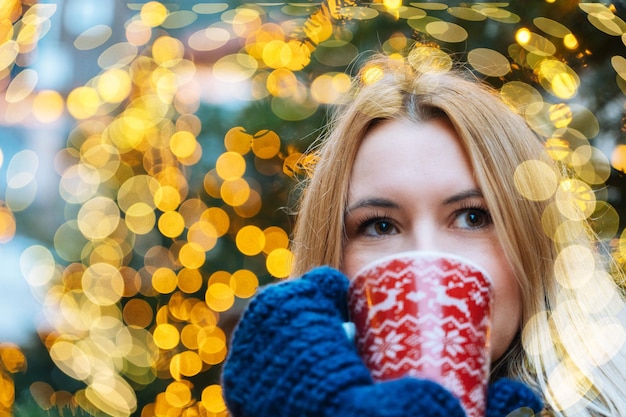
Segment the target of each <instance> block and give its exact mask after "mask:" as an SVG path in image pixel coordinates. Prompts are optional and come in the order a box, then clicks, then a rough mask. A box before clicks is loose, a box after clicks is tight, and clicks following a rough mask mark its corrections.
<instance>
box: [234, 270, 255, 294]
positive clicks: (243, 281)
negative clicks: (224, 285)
mask: <svg viewBox="0 0 626 417" xmlns="http://www.w3.org/2000/svg"><path fill="white" fill-rule="evenodd" d="M229 284H230V288H231V289H232V290H233V293H234V294H235V295H236V296H237V297H239V298H250V297H252V296H253V295H254V293H255V292H256V290H257V288H258V287H259V279H258V278H257V276H256V275H255V274H254V272H252V271H250V270H248V269H240V270H238V271H235V272H234V273H233V274H232V275H231V277H230V283H229Z"/></svg>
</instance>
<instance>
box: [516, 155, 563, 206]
mask: <svg viewBox="0 0 626 417" xmlns="http://www.w3.org/2000/svg"><path fill="white" fill-rule="evenodd" d="M513 180H514V183H515V188H516V189H517V191H518V192H519V193H520V194H521V195H523V196H524V197H525V198H527V199H529V200H532V201H543V200H547V199H548V198H550V197H552V195H553V194H554V192H555V191H556V188H557V186H558V179H557V176H556V173H555V172H554V170H553V169H552V168H550V166H549V165H548V164H546V163H545V162H542V161H537V160H530V161H524V162H522V163H521V164H519V165H518V167H517V168H516V169H515V173H514V174H513Z"/></svg>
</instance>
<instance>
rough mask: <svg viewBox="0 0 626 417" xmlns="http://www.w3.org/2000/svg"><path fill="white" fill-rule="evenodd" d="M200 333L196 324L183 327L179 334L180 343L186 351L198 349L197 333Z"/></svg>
mask: <svg viewBox="0 0 626 417" xmlns="http://www.w3.org/2000/svg"><path fill="white" fill-rule="evenodd" d="M199 332H200V326H198V325H197V324H193V323H192V324H188V325H186V326H185V327H183V330H182V331H181V332H180V341H181V342H182V343H183V345H185V347H186V348H187V349H198V333H199Z"/></svg>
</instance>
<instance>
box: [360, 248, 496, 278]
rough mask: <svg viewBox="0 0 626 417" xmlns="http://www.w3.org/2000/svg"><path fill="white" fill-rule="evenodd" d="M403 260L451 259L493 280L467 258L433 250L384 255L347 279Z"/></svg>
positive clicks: (480, 267)
mask: <svg viewBox="0 0 626 417" xmlns="http://www.w3.org/2000/svg"><path fill="white" fill-rule="evenodd" d="M405 258H412V259H415V258H428V259H433V258H445V259H452V260H454V261H456V262H458V263H463V264H466V265H468V266H469V267H471V268H473V269H475V270H478V271H479V272H480V273H481V274H482V275H483V276H484V277H485V279H487V281H489V283H491V284H492V285H493V279H492V278H491V275H490V274H489V273H488V272H487V270H486V269H485V268H483V267H482V266H480V265H478V264H477V263H476V262H474V261H472V260H471V259H469V258H466V257H464V256H461V255H457V254H454V253H451V252H445V251H435V250H411V251H403V252H398V253H394V254H391V255H385V256H383V257H382V258H378V259H375V260H373V261H371V262H369V263H367V264H365V265H364V266H362V267H361V268H360V269H359V270H358V271H357V272H356V274H354V276H353V277H349V278H350V282H353V281H355V280H356V279H357V278H358V277H359V276H361V275H363V273H364V272H365V271H367V270H368V269H372V268H374V267H375V266H376V265H377V264H379V263H380V264H382V263H385V262H389V261H391V260H392V259H405Z"/></svg>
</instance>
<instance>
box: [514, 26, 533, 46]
mask: <svg viewBox="0 0 626 417" xmlns="http://www.w3.org/2000/svg"><path fill="white" fill-rule="evenodd" d="M530 37H531V33H530V30H528V28H521V29H518V31H517V32H515V40H516V41H517V43H519V44H520V45H525V44H527V43H528V42H529V41H530Z"/></svg>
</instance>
